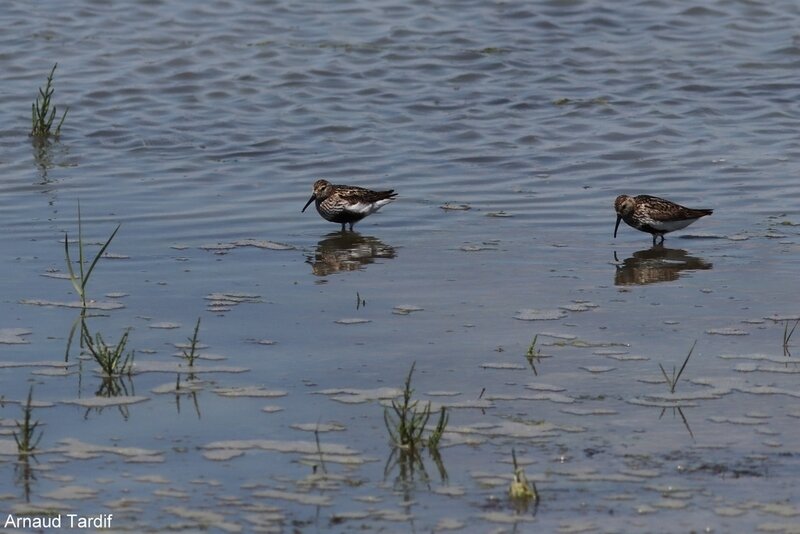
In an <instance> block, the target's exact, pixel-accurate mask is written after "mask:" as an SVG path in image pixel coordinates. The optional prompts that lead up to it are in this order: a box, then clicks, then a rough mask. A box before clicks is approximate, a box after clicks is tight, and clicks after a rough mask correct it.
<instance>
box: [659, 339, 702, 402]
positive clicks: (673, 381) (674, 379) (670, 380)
mask: <svg viewBox="0 0 800 534" xmlns="http://www.w3.org/2000/svg"><path fill="white" fill-rule="evenodd" d="M695 345H697V340H696V339H695V340H694V343H692V348H691V349H689V354H687V355H686V359H685V360H683V365H681V368H680V370H679V371H678V373H677V374H675V367H673V368H672V376H670V375H668V374H667V372H666V371H665V370H664V366H663V365H661V364H660V363H659V364H658V367H659V368H660V369H661V373H662V374H663V375H664V379H665V380H666V381H667V384H668V385H669V392H670V393H675V387H676V386H677V385H678V381H679V380H680V379H681V375H682V374H683V370H684V369H686V364H687V363H689V358H691V357H692V352H694V347H695Z"/></svg>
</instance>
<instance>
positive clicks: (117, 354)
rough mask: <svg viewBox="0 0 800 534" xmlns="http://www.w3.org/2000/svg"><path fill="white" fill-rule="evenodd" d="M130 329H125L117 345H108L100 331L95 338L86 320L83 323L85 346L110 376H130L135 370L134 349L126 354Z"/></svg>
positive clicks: (104, 372)
mask: <svg viewBox="0 0 800 534" xmlns="http://www.w3.org/2000/svg"><path fill="white" fill-rule="evenodd" d="M129 333H130V329H127V330H125V333H124V334H122V337H121V338H120V340H119V341H118V342H117V343H116V345H108V344H107V343H106V342H105V341H104V340H103V337H102V336H101V335H100V333H99V332H98V333H97V334H96V335H95V337H94V339H92V334H91V333H90V332H89V328H88V327H87V326H86V322H85V321H83V322H82V323H81V339H82V340H83V343H84V346H85V347H86V349H87V350H88V351H89V353H90V354H91V355H92V357H93V358H94V360H95V361H96V362H97V363H98V364H99V365H100V368H101V369H102V371H103V374H105V375H106V376H108V377H113V376H120V375H123V374H127V375H128V376H130V374H131V372H132V371H133V358H134V351H130V352H128V353H127V354H125V345H126V344H127V343H128V334H129Z"/></svg>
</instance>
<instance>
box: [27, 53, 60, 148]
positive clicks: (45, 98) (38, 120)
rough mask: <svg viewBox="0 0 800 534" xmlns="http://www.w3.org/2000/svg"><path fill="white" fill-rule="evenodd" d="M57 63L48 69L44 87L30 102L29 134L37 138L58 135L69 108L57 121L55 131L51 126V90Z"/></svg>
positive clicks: (54, 107) (54, 115)
mask: <svg viewBox="0 0 800 534" xmlns="http://www.w3.org/2000/svg"><path fill="white" fill-rule="evenodd" d="M56 67H58V63H56V64H55V65H53V68H52V69H50V74H48V75H47V81H46V82H45V86H44V89H42V88H41V87H40V88H39V95H38V96H37V97H36V101H35V102H34V103H33V104H31V133H30V136H31V137H34V138H37V139H47V138H48V137H50V136H53V137H58V136H60V135H61V126H62V125H63V124H64V119H66V118H67V113H68V112H69V108H66V109H65V110H64V114H63V115H62V116H61V120H60V121H58V124H57V125H56V129H55V131H54V130H53V129H52V128H53V121H54V120H55V118H56V106H55V104H53V102H52V98H53V92H54V91H55V88H54V87H53V76H54V75H55V72H56Z"/></svg>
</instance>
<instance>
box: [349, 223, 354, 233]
mask: <svg viewBox="0 0 800 534" xmlns="http://www.w3.org/2000/svg"><path fill="white" fill-rule="evenodd" d="M350 231H351V232H352V231H353V223H350Z"/></svg>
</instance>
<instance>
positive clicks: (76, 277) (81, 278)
mask: <svg viewBox="0 0 800 534" xmlns="http://www.w3.org/2000/svg"><path fill="white" fill-rule="evenodd" d="M82 226H83V225H82V223H81V205H80V203H79V204H78V262H77V263H78V272H77V273H76V272H75V269H74V268H73V266H72V259H71V258H70V255H69V235H68V234H67V233H66V232H65V233H64V256H65V258H66V262H67V270H68V271H69V280H70V282H72V285H73V287H74V288H75V291H77V292H78V296H79V297H80V299H81V307H82V308H83V309H84V310H85V309H86V286H87V284H88V283H89V278H90V277H91V276H92V271H94V268H95V266H96V265H97V262H98V261H99V260H100V257H101V256H102V255H103V253H104V252H105V251H106V249H107V248H108V245H110V244H111V240H112V239H114V236H115V235H117V231H119V228H120V226H122V225H121V224H118V225H117V227H116V228H115V229H114V231H113V232H111V235H110V236H109V238H108V239H107V240H106V242H105V243H103V246H102V247H101V248H100V251H99V252H98V253H97V255H96V256H95V257H94V259H93V260H92V262H91V263H90V264H89V268H88V269H87V268H86V259H85V257H84V253H83V227H82Z"/></svg>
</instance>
